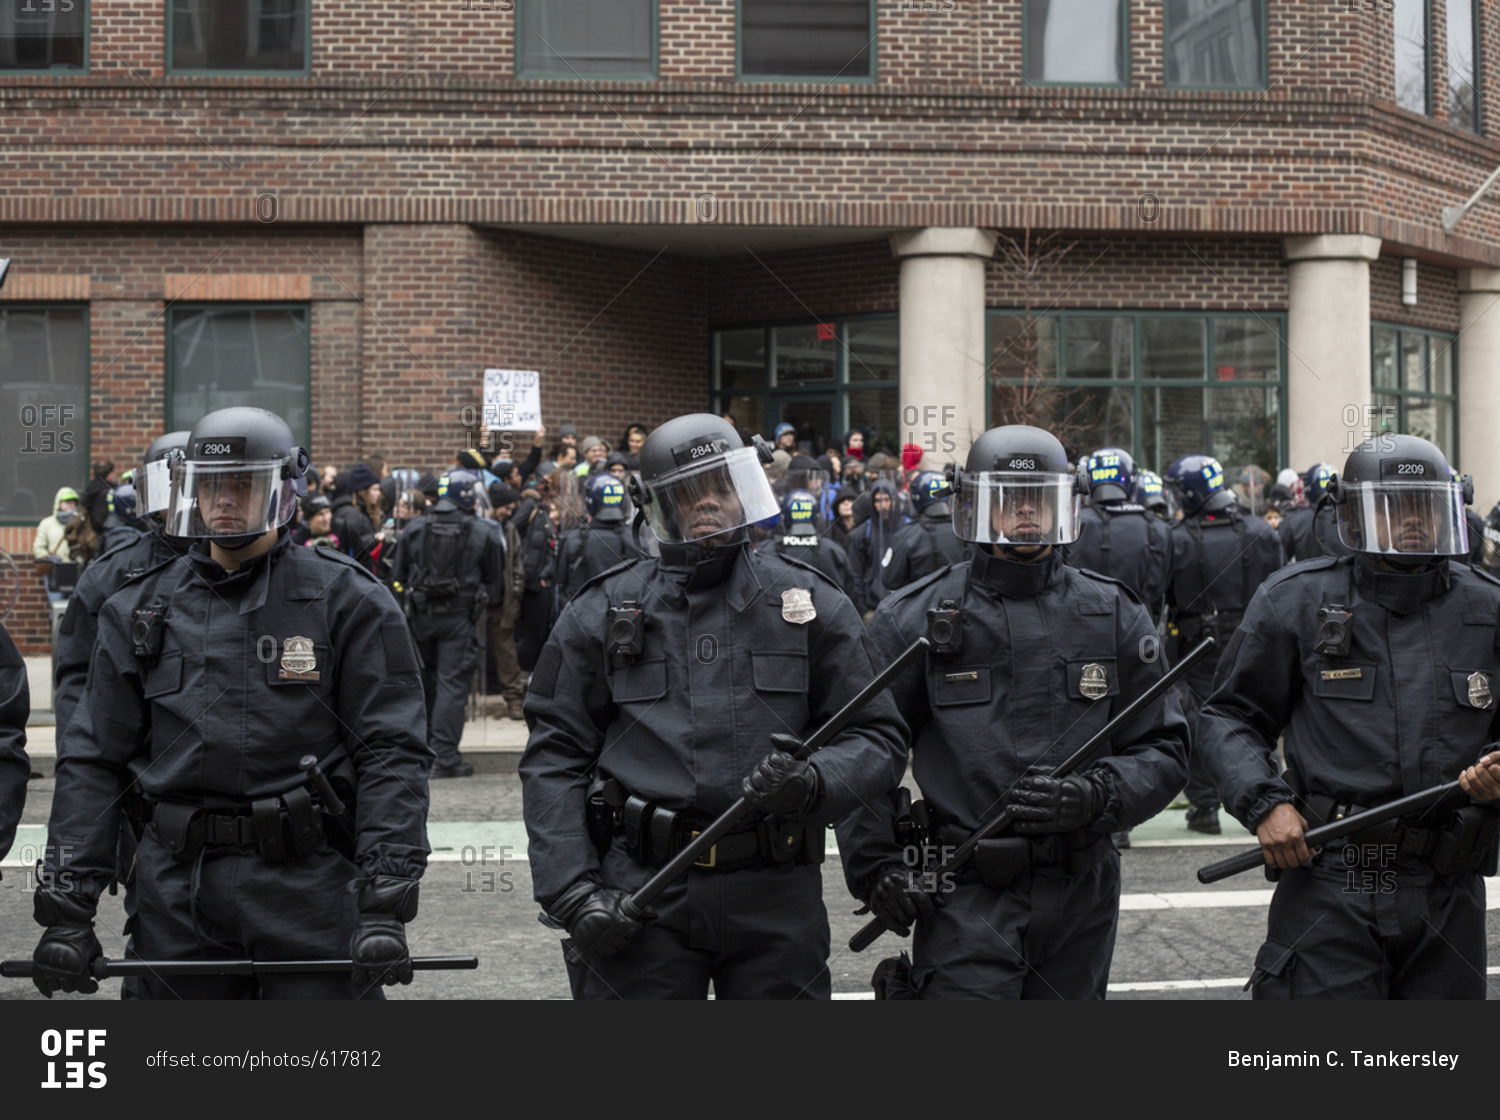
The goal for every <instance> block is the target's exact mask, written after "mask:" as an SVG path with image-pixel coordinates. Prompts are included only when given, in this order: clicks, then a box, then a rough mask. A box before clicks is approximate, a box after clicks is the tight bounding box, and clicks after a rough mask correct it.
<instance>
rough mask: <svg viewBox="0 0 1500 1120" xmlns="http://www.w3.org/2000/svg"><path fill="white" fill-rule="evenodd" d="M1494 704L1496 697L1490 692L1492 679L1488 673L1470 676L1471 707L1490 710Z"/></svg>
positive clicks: (1471, 674)
mask: <svg viewBox="0 0 1500 1120" xmlns="http://www.w3.org/2000/svg"><path fill="white" fill-rule="evenodd" d="M1493 702H1494V696H1493V695H1492V694H1491V692H1490V678H1489V674H1487V673H1470V674H1469V706H1470V707H1473V708H1488V707H1489V706H1490V704H1492V703H1493Z"/></svg>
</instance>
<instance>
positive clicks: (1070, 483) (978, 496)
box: [949, 424, 1086, 545]
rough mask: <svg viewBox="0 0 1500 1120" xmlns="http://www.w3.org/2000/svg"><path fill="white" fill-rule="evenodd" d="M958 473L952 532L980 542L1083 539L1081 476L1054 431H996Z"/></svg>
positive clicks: (978, 443)
mask: <svg viewBox="0 0 1500 1120" xmlns="http://www.w3.org/2000/svg"><path fill="white" fill-rule="evenodd" d="M949 470H951V471H953V473H954V476H955V477H954V486H953V490H954V502H953V531H954V532H955V533H956V534H957V535H958V536H959V537H960V538H961V539H962V540H966V541H975V542H978V543H981V544H1000V545H1031V544H1048V545H1052V544H1067V543H1069V542H1070V541H1072V540H1074V539H1075V538H1077V536H1078V507H1079V498H1080V497H1081V496H1082V494H1083V492H1084V490H1085V489H1086V487H1085V486H1084V483H1083V476H1082V474H1081V473H1080V472H1079V471H1077V470H1075V469H1073V467H1071V466H1070V465H1069V463H1068V455H1067V452H1066V451H1064V450H1063V445H1062V443H1061V442H1060V441H1059V440H1058V438H1057V437H1056V436H1054V435H1053V434H1052V433H1051V432H1048V431H1045V430H1043V429H1041V428H1033V427H1030V426H1029V425H1026V424H1007V425H1005V426H1003V427H999V428H991V429H990V430H989V431H987V432H985V433H984V434H983V435H981V436H980V437H979V438H978V439H976V440H975V441H974V443H973V444H972V445H971V446H970V448H969V457H968V459H967V460H965V463H964V467H963V469H962V470H958V469H956V468H954V467H950V468H949Z"/></svg>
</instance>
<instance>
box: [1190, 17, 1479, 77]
mask: <svg viewBox="0 0 1500 1120" xmlns="http://www.w3.org/2000/svg"><path fill="white" fill-rule="evenodd" d="M1476 2H1477V0H1476ZM1255 3H1257V4H1259V5H1260V82H1259V84H1258V85H1253V86H1219V85H1195V84H1193V83H1189V82H1175V83H1174V82H1172V81H1170V80H1169V79H1168V78H1167V76H1166V73H1167V66H1166V53H1167V50H1168V48H1169V43H1168V38H1169V35H1170V32H1171V29H1170V27H1169V26H1168V18H1167V8H1166V4H1165V3H1163V4H1162V21H1161V25H1162V26H1161V43H1162V58H1163V62H1162V82H1163V84H1164V85H1165V86H1166V87H1167V89H1202V90H1209V89H1214V90H1227V91H1231V92H1238V93H1247V92H1249V93H1253V92H1256V91H1264V90H1266V89H1268V88H1269V87H1270V82H1271V69H1270V55H1271V51H1270V49H1269V48H1270V44H1269V39H1270V22H1271V17H1270V13H1269V2H1268V0H1255Z"/></svg>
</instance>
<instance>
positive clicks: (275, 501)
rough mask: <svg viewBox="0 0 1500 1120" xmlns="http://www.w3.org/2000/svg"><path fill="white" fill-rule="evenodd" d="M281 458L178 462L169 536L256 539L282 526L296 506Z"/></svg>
mask: <svg viewBox="0 0 1500 1120" xmlns="http://www.w3.org/2000/svg"><path fill="white" fill-rule="evenodd" d="M286 462H287V460H285V459H273V460H256V461H233V460H217V461H215V462H212V463H204V462H194V461H192V460H183V461H182V462H180V463H178V464H177V466H176V468H175V469H174V470H173V471H172V495H171V502H170V505H169V507H168V509H167V513H166V521H167V533H168V535H169V536H173V537H194V538H208V539H215V538H222V537H258V536H260V535H262V534H263V533H265V532H266V530H268V529H274V528H276V527H277V526H279V525H283V524H285V523H286V521H288V520H289V519H290V518H291V516H292V511H293V510H294V509H295V507H296V504H297V491H296V483H295V481H294V480H292V479H289V478H282V477H281V476H282V471H283V469H284V468H285V466H286Z"/></svg>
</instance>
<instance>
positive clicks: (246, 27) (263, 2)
mask: <svg viewBox="0 0 1500 1120" xmlns="http://www.w3.org/2000/svg"><path fill="white" fill-rule="evenodd" d="M308 4H309V0H172V5H171V8H170V9H169V11H170V13H171V20H170V33H169V36H168V39H167V44H168V50H167V70H168V72H169V73H177V74H183V73H191V72H202V71H271V72H281V71H291V72H294V73H295V72H301V73H307V71H308V57H307V47H308V44H307V37H308Z"/></svg>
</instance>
